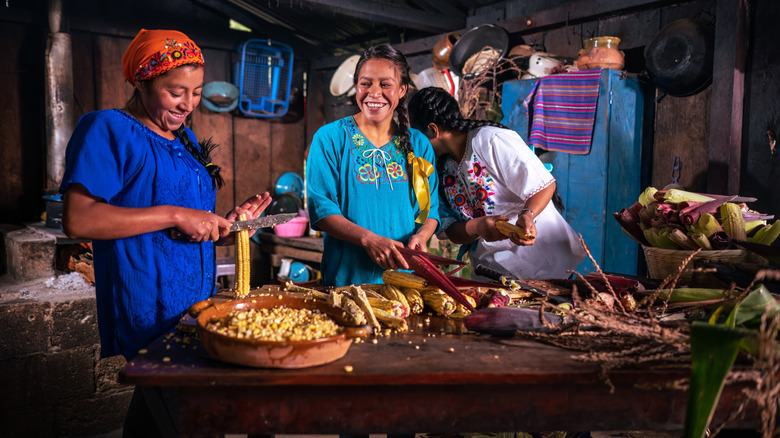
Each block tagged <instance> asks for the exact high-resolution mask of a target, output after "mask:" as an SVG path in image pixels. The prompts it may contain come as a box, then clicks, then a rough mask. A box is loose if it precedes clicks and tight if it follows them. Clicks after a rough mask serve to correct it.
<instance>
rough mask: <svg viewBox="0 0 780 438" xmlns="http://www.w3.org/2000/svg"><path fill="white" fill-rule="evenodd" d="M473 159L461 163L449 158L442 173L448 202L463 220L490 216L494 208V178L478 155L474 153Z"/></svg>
mask: <svg viewBox="0 0 780 438" xmlns="http://www.w3.org/2000/svg"><path fill="white" fill-rule="evenodd" d="M470 161H471V162H468V161H467V162H465V163H462V166H459V165H458V163H456V162H454V161H452V160H449V159H448V161H447V163H446V164H445V170H444V175H443V176H442V181H443V187H444V193H445V195H446V197H447V201H448V202H449V204H450V205H451V206H454V208H455V210H456V211H457V212H458V213H459V215H460V216H461V219H463V220H466V219H473V218H477V217H482V216H485V215H490V214H492V213H493V211H494V209H495V200H494V199H493V197H494V196H495V192H494V191H493V185H494V181H493V177H492V176H491V175H490V173H489V172H488V169H487V168H486V167H485V166H484V165H483V164H482V163H480V161H479V157H477V156H476V155H472V157H471V160H470ZM461 169H462V170H463V171H461Z"/></svg>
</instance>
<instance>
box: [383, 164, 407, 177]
mask: <svg viewBox="0 0 780 438" xmlns="http://www.w3.org/2000/svg"><path fill="white" fill-rule="evenodd" d="M387 173H388V175H390V177H391V178H393V179H401V178H402V177H403V176H404V168H403V167H401V166H400V165H398V163H389V164H388V165H387Z"/></svg>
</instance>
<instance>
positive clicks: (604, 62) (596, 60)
mask: <svg viewBox="0 0 780 438" xmlns="http://www.w3.org/2000/svg"><path fill="white" fill-rule="evenodd" d="M584 43H585V48H584V49H582V50H580V51H579V54H578V55H579V58H578V59H577V62H576V64H577V68H578V69H580V70H590V69H593V68H611V69H614V70H620V69H621V68H623V66H624V65H625V58H624V56H623V51H622V50H618V45H619V44H620V38H618V37H611V36H603V37H595V38H588V39H586V40H585V42H584Z"/></svg>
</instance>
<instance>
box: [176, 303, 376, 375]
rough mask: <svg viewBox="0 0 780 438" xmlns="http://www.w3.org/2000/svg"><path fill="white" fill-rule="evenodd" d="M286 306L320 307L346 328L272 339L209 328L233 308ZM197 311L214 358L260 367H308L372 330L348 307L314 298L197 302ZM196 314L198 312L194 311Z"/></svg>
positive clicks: (333, 356) (323, 361)
mask: <svg viewBox="0 0 780 438" xmlns="http://www.w3.org/2000/svg"><path fill="white" fill-rule="evenodd" d="M278 306H286V307H289V308H294V309H301V308H305V309H312V310H315V309H316V310H319V311H321V312H322V313H325V314H327V315H328V316H330V317H331V318H332V319H333V320H334V321H336V323H337V324H339V325H340V326H342V327H344V331H343V332H341V333H339V334H338V335H335V336H330V337H327V338H321V339H315V340H312V341H289V342H272V341H257V340H250V339H237V338H234V337H231V336H227V335H222V334H219V333H216V332H213V331H211V330H208V329H207V328H206V324H208V322H209V321H210V320H211V319H212V318H215V317H216V318H221V317H224V316H226V315H227V314H228V313H229V312H231V311H233V310H250V309H255V310H258V309H262V308H271V307H278ZM193 313H195V314H197V319H198V333H199V335H200V340H201V342H202V343H203V347H204V348H205V349H206V352H208V354H209V355H210V356H211V357H213V358H214V359H217V360H221V361H224V362H229V363H233V364H238V365H245V366H250V367H257V368H287V369H293V368H306V367H313V366H317V365H324V364H326V363H330V362H333V361H336V360H338V359H341V358H342V357H344V355H345V354H347V350H349V346H350V345H351V344H352V339H353V338H356V337H364V336H368V335H369V334H370V332H371V331H370V329H369V328H368V327H367V326H358V325H356V324H355V322H354V320H353V319H352V318H351V317H350V316H349V315H348V314H346V313H345V312H344V311H342V310H341V309H339V308H337V307H333V306H331V305H329V304H327V303H325V302H322V301H315V300H314V299H312V298H305V299H304V298H298V297H285V296H276V295H274V296H260V297H249V298H243V299H239V300H232V301H227V302H224V303H215V302H213V301H211V300H206V301H201V302H200V303H196V304H194V305H193V306H192V308H191V309H190V314H193ZM193 316H194V315H193Z"/></svg>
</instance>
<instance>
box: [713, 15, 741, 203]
mask: <svg viewBox="0 0 780 438" xmlns="http://www.w3.org/2000/svg"><path fill="white" fill-rule="evenodd" d="M747 9H748V0H739V1H738V2H735V1H733V0H718V2H717V13H716V19H715V53H716V54H717V56H715V60H714V63H713V76H712V111H711V119H710V147H709V166H708V169H707V191H708V192H710V193H718V194H738V193H739V180H740V160H741V156H742V117H743V111H744V97H745V66H746V57H747V47H746V45H747V41H748V38H747V34H748V31H749V29H748V22H747V15H748V10H747Z"/></svg>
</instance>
